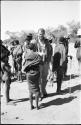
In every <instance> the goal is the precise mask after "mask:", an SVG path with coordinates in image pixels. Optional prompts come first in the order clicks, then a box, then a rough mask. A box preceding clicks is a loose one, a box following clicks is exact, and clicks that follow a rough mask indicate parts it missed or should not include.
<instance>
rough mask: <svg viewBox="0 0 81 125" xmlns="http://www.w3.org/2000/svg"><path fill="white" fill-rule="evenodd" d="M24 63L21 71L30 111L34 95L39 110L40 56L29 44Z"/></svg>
mask: <svg viewBox="0 0 81 125" xmlns="http://www.w3.org/2000/svg"><path fill="white" fill-rule="evenodd" d="M24 56H25V57H24V58H25V61H24V63H23V70H24V72H26V76H27V82H28V88H29V98H30V106H31V110H32V109H33V108H34V106H33V94H35V100H36V109H37V110H38V109H39V106H38V101H39V96H40V88H39V78H40V64H41V56H40V55H39V54H38V53H37V52H36V48H35V45H34V44H33V43H30V45H29V49H28V50H27V53H26V52H25V55H24Z"/></svg>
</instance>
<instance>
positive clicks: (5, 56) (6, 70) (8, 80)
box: [0, 40, 14, 104]
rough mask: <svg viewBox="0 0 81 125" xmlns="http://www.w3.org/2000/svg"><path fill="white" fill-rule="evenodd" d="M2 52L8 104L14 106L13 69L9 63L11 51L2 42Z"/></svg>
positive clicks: (2, 69)
mask: <svg viewBox="0 0 81 125" xmlns="http://www.w3.org/2000/svg"><path fill="white" fill-rule="evenodd" d="M0 50H1V73H0V74H1V81H2V82H5V98H6V100H5V101H6V104H14V103H12V102H10V101H11V99H10V97H9V94H10V84H11V67H10V65H9V63H8V58H9V55H10V52H9V50H8V49H7V48H6V47H5V46H4V45H3V44H2V40H0Z"/></svg>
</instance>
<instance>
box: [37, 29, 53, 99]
mask: <svg viewBox="0 0 81 125" xmlns="http://www.w3.org/2000/svg"><path fill="white" fill-rule="evenodd" d="M35 45H36V47H37V51H38V53H39V54H40V55H41V56H42V61H43V64H42V65H41V66H40V89H41V97H42V98H43V97H46V96H47V92H46V84H47V75H48V70H49V62H50V61H51V56H52V46H51V45H50V43H49V40H48V39H46V38H45V30H44V29H43V28H40V29H39V30H38V37H37V39H36V43H35Z"/></svg>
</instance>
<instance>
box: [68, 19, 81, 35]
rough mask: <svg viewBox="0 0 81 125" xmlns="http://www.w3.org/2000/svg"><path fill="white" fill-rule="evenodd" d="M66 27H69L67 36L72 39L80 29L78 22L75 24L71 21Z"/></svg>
mask: <svg viewBox="0 0 81 125" xmlns="http://www.w3.org/2000/svg"><path fill="white" fill-rule="evenodd" d="M67 25H68V26H69V34H70V35H71V36H72V37H76V34H77V31H78V29H79V28H81V25H80V22H75V21H74V20H73V21H71V22H68V23H67Z"/></svg>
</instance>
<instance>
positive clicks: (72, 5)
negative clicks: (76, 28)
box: [1, 1, 81, 40]
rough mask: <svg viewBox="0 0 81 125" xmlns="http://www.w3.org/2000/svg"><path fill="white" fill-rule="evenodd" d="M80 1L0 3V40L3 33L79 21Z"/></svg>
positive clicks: (35, 29)
mask: <svg viewBox="0 0 81 125" xmlns="http://www.w3.org/2000/svg"><path fill="white" fill-rule="evenodd" d="M80 7H81V2H80V1H1V39H2V40H4V39H6V38H7V35H6V34H5V32H6V31H7V30H8V31H11V32H17V31H18V32H21V31H22V30H34V31H36V32H37V30H38V29H39V28H41V27H43V28H47V27H54V28H55V27H57V26H58V25H66V24H67V22H71V21H72V20H75V21H80V20H81V18H80V14H81V10H80Z"/></svg>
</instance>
